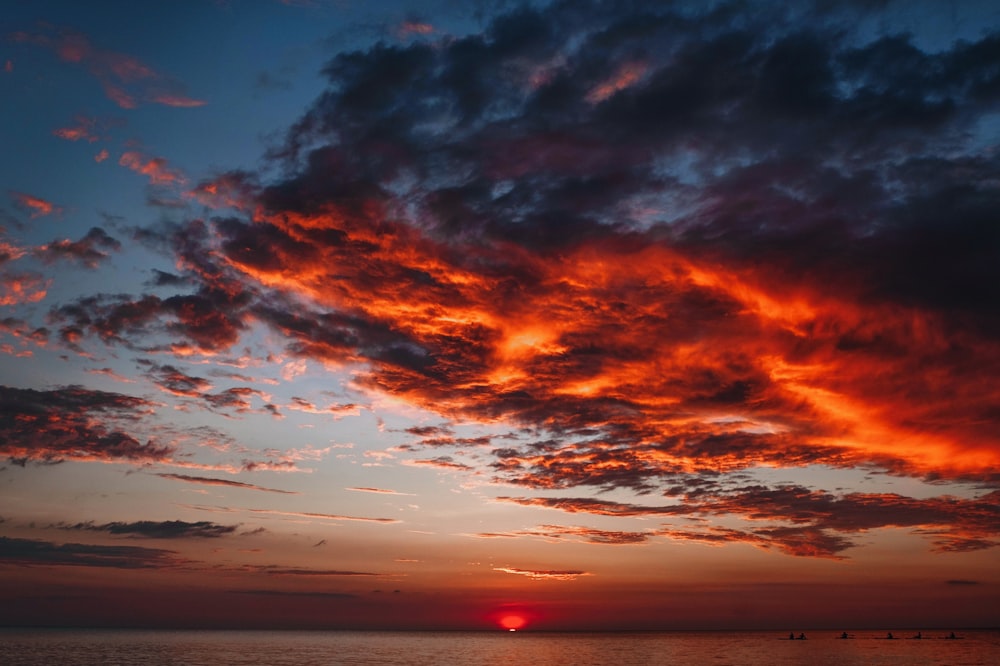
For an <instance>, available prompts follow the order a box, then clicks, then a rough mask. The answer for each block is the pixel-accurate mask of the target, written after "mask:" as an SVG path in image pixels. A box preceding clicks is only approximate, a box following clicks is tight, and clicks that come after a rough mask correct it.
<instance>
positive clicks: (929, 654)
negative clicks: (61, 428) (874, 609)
mask: <svg viewBox="0 0 1000 666" xmlns="http://www.w3.org/2000/svg"><path fill="white" fill-rule="evenodd" d="M894 633H895V635H896V636H899V637H902V636H910V635H911V634H912V632H906V631H897V632H894ZM853 635H854V638H853V639H848V640H841V639H838V638H837V634H836V633H833V632H829V631H826V632H815V631H814V632H811V633H807V639H806V640H804V641H801V640H795V641H790V640H787V636H783V635H782V634H780V633H774V632H732V633H728V632H662V633H661V632H655V633H652V632H651V633H541V632H539V633H532V632H517V633H504V632H497V633H474V632H468V633H466V632H364V631H331V632H321V631H140V630H125V631H120V630H65V629H30V630H25V629H0V664H3V665H4V666H29V665H30V666H34V665H36V664H38V665H42V664H44V665H45V666H53V665H63V664H67V665H79V666H126V665H128V666H131V665H133V664H135V665H140V664H141V665H142V666H156V665H158V664H176V665H178V666H180V665H184V666H220V665H229V664H243V665H246V666H264V665H267V666H282V665H285V664H288V665H292V664H295V665H296V666H314V665H315V666H318V665H320V664H323V665H328V664H403V665H406V664H412V665H417V664H421V665H423V664H433V665H435V666H451V665H458V664H460V665H462V666H470V665H492V664H530V665H532V666H535V665H537V666H548V665H550V664H565V665H566V666H570V665H572V666H586V665H587V664H614V666H629V665H631V664H676V665H686V664H693V665H700V664H711V665H712V666H724V665H726V664H733V665H734V666H735V665H739V666H757V665H760V666H775V665H780V664H807V665H808V666H825V665H827V664H829V665H830V666H834V665H836V666H845V665H846V666H851V665H854V664H858V665H861V664H864V665H865V666H877V665H881V664H894V665H906V666H914V665H919V664H944V665H948V666H965V665H968V666H971V665H973V664H976V665H987V664H989V665H995V664H1000V631H983V630H976V631H963V632H957V635H958V636H960V637H961V638H960V639H959V640H948V639H944V638H942V637H943V636H944V635H945V634H944V632H928V631H925V632H924V638H923V639H922V640H912V639H906V638H900V639H898V640H885V639H884V637H885V635H886V633H885V632H874V631H855V632H853ZM783 638H784V640H782V639H783Z"/></svg>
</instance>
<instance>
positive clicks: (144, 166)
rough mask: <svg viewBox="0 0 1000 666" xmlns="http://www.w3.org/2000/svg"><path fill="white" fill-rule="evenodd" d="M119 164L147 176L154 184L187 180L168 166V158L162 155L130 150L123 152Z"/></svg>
mask: <svg viewBox="0 0 1000 666" xmlns="http://www.w3.org/2000/svg"><path fill="white" fill-rule="evenodd" d="M118 164H120V165H121V166H123V167H126V168H128V169H131V170H132V171H135V172H136V173H140V174H142V175H144V176H146V177H147V178H149V182H150V183H151V184H153V185H173V184H179V183H183V182H184V181H185V178H184V175H183V174H182V173H181V172H180V171H178V170H176V169H171V168H170V167H168V166H167V160H166V159H164V158H162V157H149V156H147V155H143V154H142V153H140V152H138V151H134V150H130V151H127V152H125V153H122V156H121V157H120V158H119V159H118Z"/></svg>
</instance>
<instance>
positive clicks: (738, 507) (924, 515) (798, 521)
mask: <svg viewBox="0 0 1000 666" xmlns="http://www.w3.org/2000/svg"><path fill="white" fill-rule="evenodd" d="M676 499H682V501H678V502H677V503H676V504H665V505H659V506H657V505H639V504H624V503H619V502H612V501H609V500H599V499H593V498H586V497H581V498H567V497H534V498H525V497H498V498H497V500H498V501H504V502H513V503H516V504H521V505H524V506H537V507H547V508H552V509H558V510H561V511H565V512H568V513H586V514H594V515H602V516H619V517H663V518H670V517H681V516H684V517H698V518H701V519H711V518H718V517H728V518H732V517H735V518H740V519H742V520H744V521H746V523H747V525H748V529H745V530H740V529H733V528H722V527H715V526H711V525H709V526H695V527H673V526H669V527H664V528H663V529H659V530H654V531H652V532H649V533H643V536H647V537H648V536H664V537H669V538H671V539H677V540H686V541H697V542H701V543H708V544H716V545H721V544H724V543H749V544H751V545H754V546H757V547H761V548H777V549H778V550H781V551H782V552H785V553H787V554H789V555H795V556H805V557H832V558H837V559H842V557H843V556H841V555H840V553H841V552H842V551H844V550H847V549H849V548H852V547H854V546H855V545H857V544H856V543H855V541H854V540H852V538H851V536H852V535H857V534H861V533H864V532H867V531H870V530H875V529H882V528H910V529H911V530H912V531H913V532H914V533H915V534H918V535H922V536H925V537H928V538H929V539H930V541H931V544H932V548H933V549H934V550H937V551H958V552H961V551H972V550H981V549H985V548H990V547H993V546H997V545H1000V522H998V521H997V515H998V512H1000V493H998V492H997V491H994V492H992V493H989V494H986V495H984V496H981V497H978V498H975V499H960V498H956V497H949V496H941V497H928V498H924V499H915V498H910V497H905V496H902V495H897V494H890V493H859V492H852V493H844V494H841V495H835V494H832V493H828V492H824V491H816V490H810V489H809V488H806V487H804V486H796V485H785V486H780V487H777V488H770V487H767V486H762V485H759V486H750V487H737V488H735V489H732V490H728V489H725V488H721V487H716V488H712V487H709V488H707V489H706V488H704V487H700V486H699V484H695V485H694V486H693V487H692V491H691V492H690V493H688V494H687V495H686V496H684V497H683V498H676ZM559 529H561V528H559ZM559 529H555V530H552V529H547V528H545V527H542V528H539V529H537V530H530V531H525V532H520V533H518V535H531V536H545V537H546V538H561V537H562V536H563V535H564V534H574V533H573V532H572V531H570V532H560V531H559ZM585 535H586V532H585V531H584V532H580V533H579V534H578V536H585ZM611 538H613V534H612V535H611Z"/></svg>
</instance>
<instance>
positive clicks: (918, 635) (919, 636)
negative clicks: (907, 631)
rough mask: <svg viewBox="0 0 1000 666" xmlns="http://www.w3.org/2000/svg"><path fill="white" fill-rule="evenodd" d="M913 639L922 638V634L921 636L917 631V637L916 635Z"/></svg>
mask: <svg viewBox="0 0 1000 666" xmlns="http://www.w3.org/2000/svg"><path fill="white" fill-rule="evenodd" d="M914 638H923V634H922V633H921V632H919V631H918V632H917V635H916V636H914Z"/></svg>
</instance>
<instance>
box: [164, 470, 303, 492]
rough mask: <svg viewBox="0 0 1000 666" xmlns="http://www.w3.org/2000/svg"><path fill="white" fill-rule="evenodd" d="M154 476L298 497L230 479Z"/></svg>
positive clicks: (172, 475)
mask: <svg viewBox="0 0 1000 666" xmlns="http://www.w3.org/2000/svg"><path fill="white" fill-rule="evenodd" d="M156 476H158V477H160V478H163V479H172V480H174V481H184V482H185V483H198V484H203V485H208V486H226V487H229V488H244V489H246V490H262V491H264V492H268V493H282V494H284V495H298V493H297V492H294V491H291V490H278V489H277V488H264V487H263V486H258V485H255V484H253V483H244V482H243V481H233V480H232V479H217V478H215V477H210V476H192V475H190V474H168V473H165V472H159V473H157V474H156Z"/></svg>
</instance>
